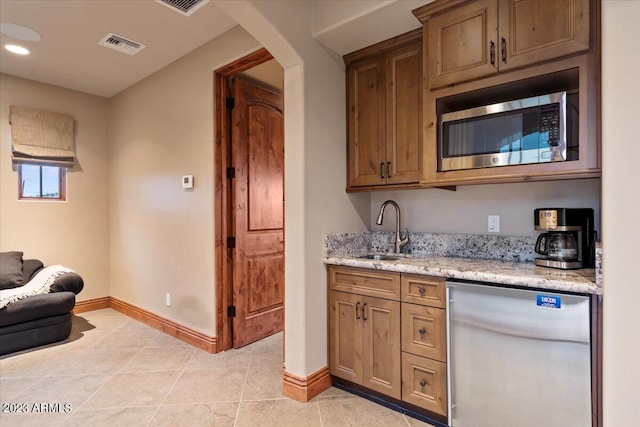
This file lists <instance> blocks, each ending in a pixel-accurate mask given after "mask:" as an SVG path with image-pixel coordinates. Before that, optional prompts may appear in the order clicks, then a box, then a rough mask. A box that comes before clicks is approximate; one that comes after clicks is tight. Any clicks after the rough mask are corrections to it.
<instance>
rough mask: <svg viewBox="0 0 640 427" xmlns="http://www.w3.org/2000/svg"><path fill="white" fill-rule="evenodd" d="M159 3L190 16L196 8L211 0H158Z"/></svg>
mask: <svg viewBox="0 0 640 427" xmlns="http://www.w3.org/2000/svg"><path fill="white" fill-rule="evenodd" d="M156 1H157V2H158V3H160V4H163V5H165V6H167V7H168V8H170V9H172V10H175V11H176V12H180V13H181V14H183V15H184V16H189V15H191V14H192V13H193V12H195V11H196V10H198V9H200V8H201V7H202V6H204V5H205V4H207V3H209V0H156Z"/></svg>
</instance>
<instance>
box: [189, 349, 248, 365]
mask: <svg viewBox="0 0 640 427" xmlns="http://www.w3.org/2000/svg"><path fill="white" fill-rule="evenodd" d="M250 359H251V348H250V347H243V348H241V349H238V350H235V349H232V350H227V351H223V352H221V353H216V354H211V353H207V352H206V351H202V350H196V351H195V352H194V353H193V354H192V355H191V358H190V359H189V363H187V367H186V369H219V368H247V367H248V366H249V361H250Z"/></svg>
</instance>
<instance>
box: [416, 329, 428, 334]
mask: <svg viewBox="0 0 640 427" xmlns="http://www.w3.org/2000/svg"><path fill="white" fill-rule="evenodd" d="M425 332H427V331H425V330H424V328H420V330H418V333H419V334H420V335H424V333H425Z"/></svg>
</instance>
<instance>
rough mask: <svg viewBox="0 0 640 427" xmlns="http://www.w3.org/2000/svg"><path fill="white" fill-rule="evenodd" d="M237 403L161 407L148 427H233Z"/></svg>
mask: <svg viewBox="0 0 640 427" xmlns="http://www.w3.org/2000/svg"><path fill="white" fill-rule="evenodd" d="M237 412H238V403H198V404H190V405H162V406H161V407H160V409H158V412H157V413H156V414H155V416H154V417H153V419H152V420H151V422H150V423H149V427H199V426H202V427H233V425H234V423H235V420H236V414H237Z"/></svg>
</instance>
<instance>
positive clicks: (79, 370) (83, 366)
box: [52, 348, 140, 375]
mask: <svg viewBox="0 0 640 427" xmlns="http://www.w3.org/2000/svg"><path fill="white" fill-rule="evenodd" d="M139 351H140V349H137V348H90V349H87V350H84V351H81V352H79V353H78V354H77V355H75V356H72V357H70V358H69V359H68V360H67V363H64V364H62V365H60V366H59V367H57V368H56V369H55V370H53V371H52V375H65V374H69V373H74V374H78V375H79V374H115V373H116V372H118V370H119V369H120V368H122V366H123V365H125V364H126V363H127V362H128V361H129V360H131V358H133V356H134V355H135V354H136V353H138V352H139Z"/></svg>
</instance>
